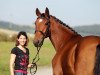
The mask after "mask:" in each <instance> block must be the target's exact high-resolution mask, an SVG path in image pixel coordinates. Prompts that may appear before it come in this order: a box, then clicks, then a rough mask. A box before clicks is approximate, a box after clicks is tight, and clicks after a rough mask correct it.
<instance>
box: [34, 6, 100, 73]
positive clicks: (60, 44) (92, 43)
mask: <svg viewBox="0 0 100 75" xmlns="http://www.w3.org/2000/svg"><path fill="white" fill-rule="evenodd" d="M36 15H37V19H36V21H35V36H34V39H33V43H34V45H35V47H41V46H42V45H43V41H44V39H45V38H47V37H49V39H50V41H51V43H52V45H53V46H54V48H55V51H56V54H55V56H54V58H53V59H52V68H53V75H100V66H99V64H100V37H99V36H94V35H90V36H84V37H83V36H81V35H80V34H78V33H77V32H76V31H75V30H74V29H73V28H71V27H69V26H68V25H66V24H65V23H63V22H62V21H61V20H59V19H58V18H56V17H55V16H52V15H50V13H49V9H48V8H46V9H45V13H41V12H40V10H39V9H38V8H36Z"/></svg>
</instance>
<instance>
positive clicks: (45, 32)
mask: <svg viewBox="0 0 100 75" xmlns="http://www.w3.org/2000/svg"><path fill="white" fill-rule="evenodd" d="M36 15H37V19H36V21H35V36H34V40H33V43H34V45H35V46H36V47H40V46H42V45H43V41H44V39H45V38H46V37H48V36H49V35H50V33H49V28H50V15H49V9H48V8H46V9H45V13H41V12H40V11H39V9H38V8H37V9H36Z"/></svg>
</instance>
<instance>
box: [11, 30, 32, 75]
mask: <svg viewBox="0 0 100 75" xmlns="http://www.w3.org/2000/svg"><path fill="white" fill-rule="evenodd" d="M27 44H28V37H27V34H26V32H24V31H21V32H19V33H18V35H17V39H16V46H15V47H14V48H13V49H12V50H11V58H10V73H11V75H27V68H28V67H31V66H32V64H29V49H28V48H26V46H27Z"/></svg>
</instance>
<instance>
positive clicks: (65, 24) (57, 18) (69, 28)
mask: <svg viewBox="0 0 100 75" xmlns="http://www.w3.org/2000/svg"><path fill="white" fill-rule="evenodd" d="M50 16H51V17H53V18H54V19H55V20H56V21H57V22H59V23H60V24H61V25H63V26H65V27H67V28H68V29H70V30H71V31H72V32H74V33H75V34H78V33H77V32H76V31H75V30H73V28H71V27H69V26H68V25H66V24H65V23H63V22H62V21H61V20H59V19H58V18H56V17H55V16H52V15H50ZM78 35H79V34H78Z"/></svg>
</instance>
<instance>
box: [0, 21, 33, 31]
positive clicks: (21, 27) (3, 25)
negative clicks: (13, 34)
mask: <svg viewBox="0 0 100 75" xmlns="http://www.w3.org/2000/svg"><path fill="white" fill-rule="evenodd" d="M0 28H2V29H8V30H13V31H26V32H27V33H33V32H34V28H33V27H32V26H29V25H17V24H14V23H11V22H5V21H0Z"/></svg>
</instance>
